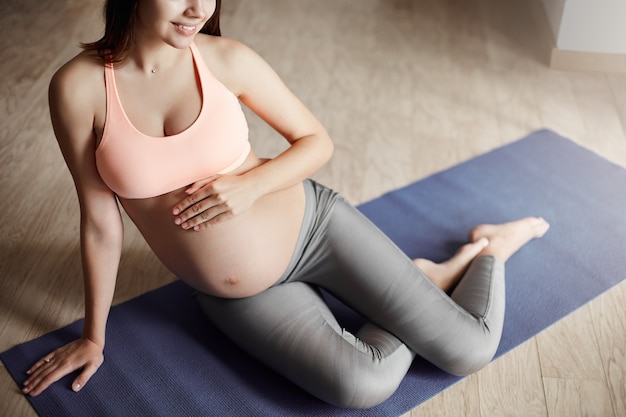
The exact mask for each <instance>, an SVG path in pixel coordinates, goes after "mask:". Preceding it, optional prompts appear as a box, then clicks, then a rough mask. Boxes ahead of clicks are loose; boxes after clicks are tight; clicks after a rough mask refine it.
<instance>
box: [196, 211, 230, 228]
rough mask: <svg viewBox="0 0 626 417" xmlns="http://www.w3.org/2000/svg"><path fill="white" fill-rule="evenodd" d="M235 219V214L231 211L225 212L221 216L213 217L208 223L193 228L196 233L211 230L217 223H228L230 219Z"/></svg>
mask: <svg viewBox="0 0 626 417" xmlns="http://www.w3.org/2000/svg"><path fill="white" fill-rule="evenodd" d="M233 217H234V214H233V213H232V212H231V211H226V212H223V213H221V214H218V215H217V216H215V217H213V218H212V219H210V220H208V221H206V222H204V223H199V224H197V225H195V226H194V227H193V230H194V231H200V230H204V229H207V228H209V227H210V226H213V225H215V224H217V223H221V222H223V221H226V220H228V219H231V218H233Z"/></svg>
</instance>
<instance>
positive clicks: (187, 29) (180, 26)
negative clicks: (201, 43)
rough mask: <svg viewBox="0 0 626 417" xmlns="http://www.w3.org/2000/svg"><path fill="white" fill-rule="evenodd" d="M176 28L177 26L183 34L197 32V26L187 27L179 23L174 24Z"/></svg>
mask: <svg viewBox="0 0 626 417" xmlns="http://www.w3.org/2000/svg"><path fill="white" fill-rule="evenodd" d="M174 26H176V27H177V28H178V29H180V30H182V31H183V32H188V33H190V32H195V31H196V27H195V26H187V25H181V24H179V23H174Z"/></svg>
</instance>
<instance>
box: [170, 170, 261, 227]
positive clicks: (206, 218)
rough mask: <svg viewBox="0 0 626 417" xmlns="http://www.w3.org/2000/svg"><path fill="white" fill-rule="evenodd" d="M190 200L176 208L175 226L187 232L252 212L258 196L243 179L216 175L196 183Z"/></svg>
mask: <svg viewBox="0 0 626 417" xmlns="http://www.w3.org/2000/svg"><path fill="white" fill-rule="evenodd" d="M185 192H186V193H187V194H188V197H186V198H185V199H183V200H182V201H181V202H180V203H178V204H177V205H176V206H174V209H173V214H174V216H176V217H175V219H174V223H176V224H177V225H179V226H181V227H182V228H183V229H186V230H189V229H192V230H202V229H206V228H207V227H208V226H209V225H211V224H216V223H218V222H222V221H225V220H228V219H231V218H233V217H234V216H236V215H239V214H241V213H243V212H244V211H246V210H247V209H249V208H250V207H251V206H252V204H253V203H254V201H255V200H256V199H257V198H258V195H257V194H258V193H257V192H255V191H254V188H253V187H250V186H249V185H248V182H247V181H246V179H244V177H243V176H233V175H216V176H212V177H209V178H206V179H203V180H200V181H197V182H195V183H194V184H192V185H191V186H190V187H189V188H188V189H186V190H185Z"/></svg>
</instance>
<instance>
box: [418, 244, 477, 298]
mask: <svg viewBox="0 0 626 417" xmlns="http://www.w3.org/2000/svg"><path fill="white" fill-rule="evenodd" d="M487 245H489V240H488V239H486V238H478V239H476V240H475V241H473V242H472V243H467V244H465V245H463V246H461V248H460V249H459V250H458V251H457V252H456V254H454V256H453V257H452V258H450V259H448V260H447V261H445V262H442V263H439V264H438V263H435V262H433V261H430V260H428V259H424V258H418V259H414V260H413V263H415V265H417V267H418V268H419V269H421V270H422V271H423V272H424V273H425V274H426V276H427V277H428V278H430V279H431V280H432V281H433V282H434V283H435V284H436V285H437V286H438V287H439V288H441V289H442V290H444V291H448V290H450V289H451V288H452V287H454V285H455V284H456V283H457V282H458V281H459V280H460V279H461V277H462V276H463V274H464V273H465V271H466V270H467V267H468V266H469V264H470V263H471V262H472V260H473V259H474V258H476V256H478V254H479V253H481V251H483V250H484V249H485V248H486V247H487Z"/></svg>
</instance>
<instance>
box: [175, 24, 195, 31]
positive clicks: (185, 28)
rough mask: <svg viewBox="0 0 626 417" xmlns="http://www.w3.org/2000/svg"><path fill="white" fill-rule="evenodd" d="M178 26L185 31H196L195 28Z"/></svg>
mask: <svg viewBox="0 0 626 417" xmlns="http://www.w3.org/2000/svg"><path fill="white" fill-rule="evenodd" d="M177 26H178V27H180V28H182V29H183V30H194V29H195V27H194V26H183V25H177Z"/></svg>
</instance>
